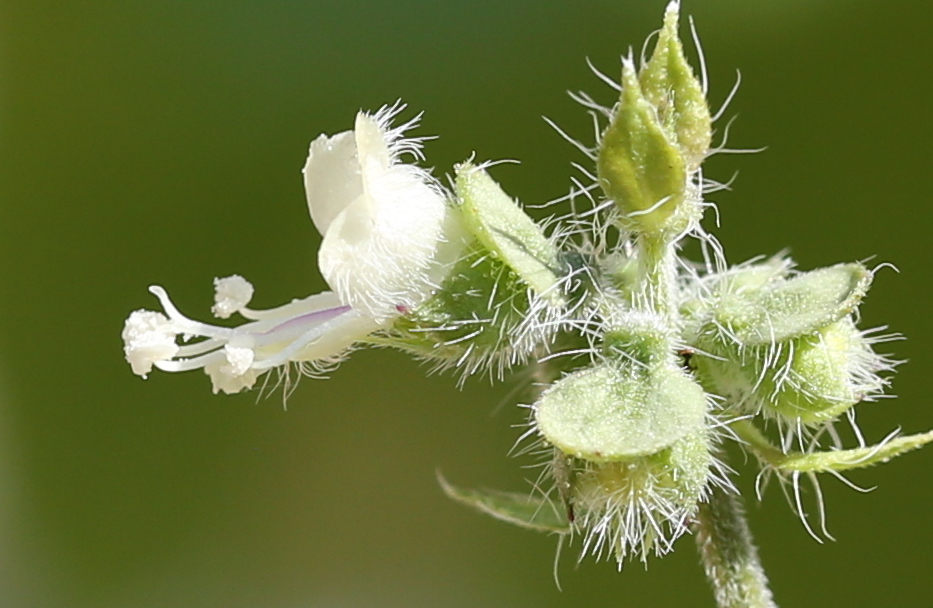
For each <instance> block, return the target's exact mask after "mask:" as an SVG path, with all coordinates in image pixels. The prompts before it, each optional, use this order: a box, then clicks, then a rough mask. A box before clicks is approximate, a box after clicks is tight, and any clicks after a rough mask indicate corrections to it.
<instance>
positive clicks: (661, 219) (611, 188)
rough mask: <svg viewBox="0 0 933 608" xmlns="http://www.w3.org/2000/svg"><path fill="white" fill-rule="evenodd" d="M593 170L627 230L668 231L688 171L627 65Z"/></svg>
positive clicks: (624, 63) (629, 63)
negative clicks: (619, 213)
mask: <svg viewBox="0 0 933 608" xmlns="http://www.w3.org/2000/svg"><path fill="white" fill-rule="evenodd" d="M596 169H597V176H598V178H599V184H600V186H601V187H602V189H603V192H605V194H606V196H607V197H608V198H610V199H612V200H613V201H614V202H615V204H616V205H617V207H618V208H619V210H620V211H621V212H622V223H623V224H624V225H625V226H626V227H627V228H630V229H632V230H635V231H638V232H646V233H657V232H659V231H661V230H663V229H665V228H668V227H670V224H671V222H670V218H671V216H673V215H674V213H675V211H677V209H678V207H679V206H680V205H681V204H682V203H683V201H684V198H685V194H686V190H687V167H686V165H685V163H684V157H683V155H682V154H681V152H680V149H679V148H678V147H677V145H676V143H675V142H674V141H672V140H671V138H670V136H669V135H668V134H667V132H666V130H665V129H664V127H663V126H662V125H661V123H660V121H659V119H658V113H657V110H656V109H655V107H654V106H653V105H652V104H651V102H650V101H649V100H648V99H646V98H645V95H644V93H643V92H642V88H641V84H639V82H638V76H637V75H636V74H635V65H634V63H632V60H631V59H623V60H622V96H621V98H620V99H619V103H618V104H617V106H616V111H615V113H614V115H613V117H612V121H611V122H610V124H609V127H607V129H606V130H605V132H604V133H603V135H602V138H601V140H600V142H599V155H598V157H597V160H596ZM676 228H678V229H682V228H683V227H682V226H678V227H676Z"/></svg>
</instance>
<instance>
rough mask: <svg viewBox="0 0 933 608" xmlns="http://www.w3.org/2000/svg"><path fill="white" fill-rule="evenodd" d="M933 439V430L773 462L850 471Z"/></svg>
mask: <svg viewBox="0 0 933 608" xmlns="http://www.w3.org/2000/svg"><path fill="white" fill-rule="evenodd" d="M931 441H933V431H928V432H926V433H917V434H916V435H905V436H903V437H894V438H893V439H890V440H888V441H884V442H882V443H879V444H878V445H873V446H866V447H863V448H854V449H850V450H828V451H825V452H813V453H812V454H788V455H787V456H784V457H783V458H782V459H781V460H779V461H777V462H775V463H773V466H774V468H776V469H779V470H781V471H789V472H792V471H798V472H801V473H826V472H829V471H836V472H840V471H849V470H852V469H862V468H865V467H870V466H872V465H876V464H882V463H885V462H888V461H889V460H891V459H892V458H895V457H897V456H900V455H901V454H906V453H907V452H910V451H913V450H916V449H919V448H922V447H923V446H925V445H926V444H928V443H930V442H931Z"/></svg>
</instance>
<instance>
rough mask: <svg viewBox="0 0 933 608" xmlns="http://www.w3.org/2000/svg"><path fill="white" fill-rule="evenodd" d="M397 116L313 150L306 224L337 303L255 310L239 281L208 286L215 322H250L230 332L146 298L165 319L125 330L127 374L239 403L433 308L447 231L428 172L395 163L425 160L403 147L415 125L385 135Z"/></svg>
mask: <svg viewBox="0 0 933 608" xmlns="http://www.w3.org/2000/svg"><path fill="white" fill-rule="evenodd" d="M402 108H403V106H400V105H398V104H396V105H395V106H392V107H384V108H383V109H381V110H380V111H379V112H377V113H376V114H375V115H370V114H366V113H363V112H360V113H359V114H358V115H357V117H356V125H355V128H354V130H353V131H346V132H343V133H339V134H337V135H334V136H330V137H329V136H326V135H321V136H320V137H318V138H317V139H315V140H314V141H313V142H312V143H311V146H310V150H309V153H308V161H307V163H306V164H305V167H304V181H305V190H306V193H307V197H308V209H309V211H310V213H311V219H312V220H313V222H314V225H315V226H316V227H317V229H318V231H320V233H321V234H322V235H323V237H324V239H323V242H322V244H321V248H320V251H319V253H318V264H319V266H320V269H321V273H322V274H323V276H324V279H325V280H326V281H327V283H328V284H329V285H330V286H331V288H332V289H333V291H332V292H331V291H326V292H323V293H320V294H317V295H313V296H310V297H308V298H304V299H300V300H294V301H292V302H291V303H289V304H286V305H284V306H280V307H278V308H274V309H271V310H252V309H250V308H248V307H247V305H248V304H249V301H250V299H251V298H252V296H253V286H252V285H251V284H250V283H249V282H248V281H246V279H244V278H243V277H241V276H238V275H233V276H230V277H226V278H223V279H215V280H214V287H215V296H214V302H215V304H214V307H213V308H212V311H213V313H214V314H215V315H216V316H218V317H220V318H224V319H225V318H227V317H229V316H230V315H232V314H234V313H239V314H240V315H242V316H243V317H245V318H246V319H249V320H250V321H251V322H249V323H246V324H244V325H241V326H239V327H234V328H227V327H219V326H215V325H210V324H207V323H201V322H199V321H194V320H192V319H189V318H187V317H185V316H184V315H182V314H181V313H180V312H179V311H178V309H177V308H175V306H174V305H173V304H172V302H171V300H170V299H169V297H168V294H167V293H166V292H165V290H164V289H162V288H161V287H158V286H152V287H150V288H149V291H151V292H152V293H153V294H154V295H155V296H156V297H157V298H158V299H159V301H160V303H161V304H162V308H163V310H164V312H165V314H162V313H158V312H151V311H147V310H138V311H136V312H134V313H132V314H131V315H130V316H129V318H128V319H127V320H126V325H125V327H124V330H123V341H124V345H125V346H124V352H125V353H126V359H127V361H128V362H129V363H130V365H131V366H132V369H133V373H135V374H138V375H140V376H143V377H145V376H146V374H148V373H149V372H150V371H151V370H152V367H153V366H155V367H157V368H159V369H161V370H163V371H185V370H190V369H197V368H203V369H204V371H205V372H206V373H207V374H208V375H209V376H210V377H211V381H212V382H213V386H214V392H215V393H216V392H218V391H223V392H225V393H236V392H239V391H240V390H243V389H246V388H250V387H252V386H253V384H255V382H256V379H257V378H258V377H259V376H260V375H261V374H262V373H263V372H265V371H267V370H269V369H272V368H275V367H279V366H283V365H286V364H288V363H298V364H299V367H300V369H301V371H302V372H304V373H314V372H319V371H321V370H322V369H324V368H326V367H327V365H328V364H331V363H333V362H335V361H339V360H340V358H341V357H342V355H343V354H344V353H345V352H346V351H347V350H348V349H349V348H350V347H351V346H352V345H353V344H354V343H355V342H358V341H360V340H362V339H364V338H366V336H368V335H369V334H372V333H373V332H376V331H379V330H381V329H386V328H388V327H390V326H391V325H392V323H393V322H394V320H395V319H396V318H398V317H399V316H400V315H402V314H404V313H405V312H407V311H409V310H411V309H413V308H414V307H417V306H418V305H420V304H421V303H423V302H424V301H425V300H426V299H427V298H428V297H430V296H431V294H432V292H433V291H434V290H435V289H436V286H437V282H438V281H439V280H440V279H441V278H443V276H444V274H445V272H446V269H447V268H448V266H449V262H450V261H452V259H451V256H450V251H449V250H450V248H451V245H450V243H448V242H447V240H446V239H445V234H446V233H447V231H448V223H449V222H450V219H449V215H448V206H447V201H446V196H445V194H444V192H443V190H442V189H441V188H440V186H438V185H437V184H436V182H434V181H433V180H432V179H431V177H430V176H429V175H428V174H427V172H426V171H424V170H423V169H420V168H418V167H415V166H413V165H407V164H403V163H401V162H400V160H399V157H400V156H401V155H402V154H405V153H408V154H412V155H414V156H415V157H417V158H421V153H420V150H421V141H422V140H421V139H406V138H403V137H402V135H403V133H404V132H405V131H406V130H407V129H409V128H411V127H413V126H415V125H416V124H417V120H418V119H417V118H415V119H414V120H412V121H410V122H408V123H406V124H404V125H402V126H401V127H396V128H392V127H391V125H390V121H391V119H392V118H394V116H395V115H396V114H397V113H398V112H399V111H400V110H401V109H402ZM178 336H181V337H182V340H181V342H182V343H181V344H179V343H178V342H177V338H178ZM195 338H201V340H194V339H195Z"/></svg>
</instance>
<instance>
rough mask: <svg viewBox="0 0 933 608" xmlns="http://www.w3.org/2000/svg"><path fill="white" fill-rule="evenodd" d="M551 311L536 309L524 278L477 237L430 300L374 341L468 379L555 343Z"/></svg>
mask: <svg viewBox="0 0 933 608" xmlns="http://www.w3.org/2000/svg"><path fill="white" fill-rule="evenodd" d="M550 309H551V307H549V306H543V307H542V306H538V307H536V306H534V302H533V301H532V297H531V294H530V293H529V289H528V285H527V284H526V283H525V281H524V279H523V278H522V277H520V276H519V275H518V274H517V273H516V272H515V271H514V270H513V269H512V268H511V267H509V266H508V265H506V264H505V262H504V261H503V260H502V258H501V257H493V256H491V255H489V251H488V249H487V248H486V246H485V245H483V244H481V243H479V241H478V240H475V239H474V241H473V243H472V244H471V245H470V246H468V247H467V248H466V249H465V250H464V251H463V252H462V254H461V258H460V260H459V261H457V262H456V263H455V264H454V265H453V267H452V268H451V270H450V272H449V273H448V274H447V276H446V277H445V278H444V280H443V282H442V283H441V285H440V288H439V289H438V290H437V291H436V292H435V294H434V295H433V296H432V297H431V298H430V299H428V300H427V301H426V302H425V303H424V304H422V305H421V306H419V307H418V308H416V309H415V310H412V311H409V312H408V313H407V314H406V315H404V316H402V317H400V318H399V319H397V320H396V321H395V323H394V324H393V326H392V329H391V330H390V331H388V332H386V333H385V335H384V336H381V337H379V336H377V337H375V338H370V341H372V342H375V343H383V344H386V345H387V346H393V347H395V348H400V349H402V350H406V351H408V352H410V353H413V354H415V355H418V356H420V357H424V358H426V359H429V360H433V361H436V362H438V364H439V367H440V368H446V367H454V366H455V367H457V368H459V369H460V370H461V371H462V372H463V373H464V375H468V374H470V373H473V372H475V371H478V370H480V369H482V368H489V369H490V371H493V372H494V373H499V374H501V372H502V370H503V369H505V368H506V367H509V366H510V365H512V364H515V363H520V362H522V361H524V360H525V358H527V357H528V356H530V355H531V353H532V352H533V351H534V350H535V348H537V347H538V346H539V345H540V344H542V343H546V342H548V341H549V340H550V338H551V336H552V334H553V333H554V332H553V331H551V330H548V327H549V325H548V324H547V323H544V322H538V321H543V320H544V319H546V318H547V314H548V313H549V311H550ZM535 328H538V329H537V330H536V329H535Z"/></svg>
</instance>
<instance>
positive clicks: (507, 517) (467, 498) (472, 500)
mask: <svg viewBox="0 0 933 608" xmlns="http://www.w3.org/2000/svg"><path fill="white" fill-rule="evenodd" d="M437 480H438V482H440V484H441V488H442V489H443V490H444V493H445V494H447V496H449V497H450V498H452V499H453V500H455V501H457V502H459V503H460V504H464V505H467V506H468V507H472V508H474V509H476V510H477V511H480V512H482V513H485V514H487V515H491V516H493V517H495V518H496V519H498V520H501V521H504V522H508V523H510V524H515V525H516V526H520V527H522V528H527V529H529V530H535V531H536V532H555V533H557V534H568V533H569V532H570V522H569V521H568V518H567V513H566V512H565V511H564V509H562V508H561V507H559V506H558V505H556V504H554V503H553V502H551V501H550V500H548V499H547V498H544V497H542V496H536V495H529V494H522V493H519V492H501V491H497V490H468V489H464V488H459V487H457V486H453V485H451V484H450V483H448V482H447V480H446V479H444V477H443V476H442V475H441V474H440V473H438V475H437Z"/></svg>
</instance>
